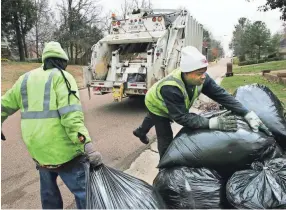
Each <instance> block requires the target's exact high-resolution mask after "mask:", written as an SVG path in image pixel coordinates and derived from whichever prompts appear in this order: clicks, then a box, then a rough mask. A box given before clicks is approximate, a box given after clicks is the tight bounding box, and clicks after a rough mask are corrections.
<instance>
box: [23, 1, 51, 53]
mask: <svg viewBox="0 0 286 210" xmlns="http://www.w3.org/2000/svg"><path fill="white" fill-rule="evenodd" d="M34 2H35V5H36V7H37V13H36V23H35V26H34V27H33V28H32V30H31V31H30V32H29V34H28V35H27V42H28V48H29V51H30V53H35V54H36V57H37V58H39V57H41V54H42V50H43V48H44V44H45V42H48V41H51V40H52V37H53V33H54V31H55V26H54V24H53V22H55V21H54V19H55V18H54V16H55V13H54V12H53V11H52V9H51V8H50V5H49V3H48V1H46V0H34Z"/></svg>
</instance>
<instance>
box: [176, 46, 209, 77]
mask: <svg viewBox="0 0 286 210" xmlns="http://www.w3.org/2000/svg"><path fill="white" fill-rule="evenodd" d="M207 66H208V61H207V59H206V56H204V55H203V54H202V53H200V51H199V50H198V49H197V48H195V47H193V46H187V47H183V48H182V51H181V63H180V69H181V71H182V72H192V71H196V70H198V69H201V68H204V67H207Z"/></svg>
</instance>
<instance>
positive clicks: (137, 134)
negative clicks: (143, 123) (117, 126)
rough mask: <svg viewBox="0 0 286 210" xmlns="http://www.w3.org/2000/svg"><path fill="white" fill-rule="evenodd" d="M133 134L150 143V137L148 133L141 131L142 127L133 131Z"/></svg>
mask: <svg viewBox="0 0 286 210" xmlns="http://www.w3.org/2000/svg"><path fill="white" fill-rule="evenodd" d="M133 134H134V136H136V137H137V138H139V139H140V141H141V142H142V143H143V144H149V138H148V137H147V135H146V134H143V133H142V132H141V131H140V128H137V129H135V130H134V131H133Z"/></svg>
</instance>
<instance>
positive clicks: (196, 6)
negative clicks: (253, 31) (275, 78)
mask: <svg viewBox="0 0 286 210" xmlns="http://www.w3.org/2000/svg"><path fill="white" fill-rule="evenodd" d="M52 1H54V2H55V0H52ZM150 1H151V4H152V5H153V8H158V9H176V8H179V7H186V8H187V9H188V10H189V11H190V13H191V14H192V15H193V16H194V17H195V18H196V19H197V20H198V21H199V22H200V23H201V24H203V25H204V27H206V28H207V29H208V30H210V31H211V32H212V34H213V35H214V37H215V38H216V39H219V40H221V41H222V43H223V45H224V48H225V49H227V48H228V43H229V42H230V40H231V37H232V32H233V29H234V25H235V24H236V23H237V22H238V19H239V18H240V17H246V18H248V19H250V20H251V21H256V20H261V21H264V22H265V23H266V24H267V26H268V28H269V29H270V30H271V32H272V33H275V32H277V31H279V30H281V25H282V21H281V20H280V19H279V17H280V12H279V11H269V12H260V11H257V8H258V7H259V6H261V5H264V4H265V2H266V0H251V2H247V1H246V0H150ZM99 2H100V4H101V5H102V6H103V13H107V12H108V11H112V10H119V8H120V5H121V4H123V3H124V0H99Z"/></svg>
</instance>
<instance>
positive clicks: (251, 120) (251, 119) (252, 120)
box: [244, 111, 272, 136]
mask: <svg viewBox="0 0 286 210" xmlns="http://www.w3.org/2000/svg"><path fill="white" fill-rule="evenodd" d="M244 119H245V120H246V121H247V122H248V124H249V125H250V127H251V128H252V130H253V131H254V132H258V131H259V130H261V131H263V132H265V133H266V134H267V135H268V136H272V133H271V132H270V131H269V130H268V128H267V127H266V126H265V125H264V124H263V122H262V121H261V120H260V118H259V117H258V116H257V115H256V113H255V112H253V111H250V112H248V113H247V114H246V115H245V116H244Z"/></svg>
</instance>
